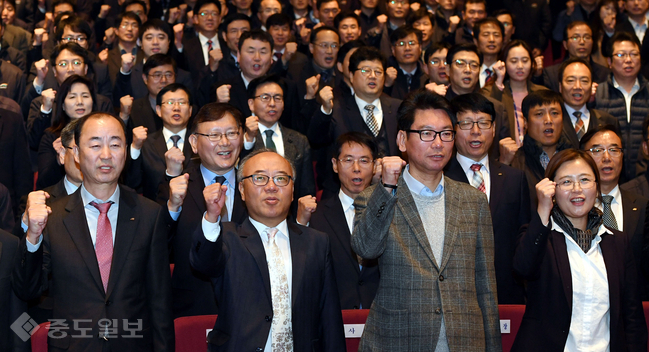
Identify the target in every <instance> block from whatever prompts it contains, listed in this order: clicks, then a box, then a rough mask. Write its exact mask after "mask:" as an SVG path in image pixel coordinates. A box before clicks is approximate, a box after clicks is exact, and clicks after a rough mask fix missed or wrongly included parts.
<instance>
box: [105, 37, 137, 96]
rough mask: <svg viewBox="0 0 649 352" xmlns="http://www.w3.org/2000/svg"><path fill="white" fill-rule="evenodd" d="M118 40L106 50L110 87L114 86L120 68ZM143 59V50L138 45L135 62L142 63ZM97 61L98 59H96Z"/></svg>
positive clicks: (120, 58) (120, 59) (120, 56)
mask: <svg viewBox="0 0 649 352" xmlns="http://www.w3.org/2000/svg"><path fill="white" fill-rule="evenodd" d="M118 42H119V41H117V42H115V43H114V44H113V48H112V49H110V50H109V51H108V61H107V63H106V64H107V65H108V74H109V76H110V82H111V87H114V86H115V80H116V79H117V75H118V74H119V70H120V69H121V68H122V54H121V52H120V49H119V45H118ZM143 59H144V51H142V49H141V48H140V47H137V55H136V58H135V64H139V63H142V60H143ZM97 61H99V59H97Z"/></svg>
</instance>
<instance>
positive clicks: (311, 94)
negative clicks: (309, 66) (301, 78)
mask: <svg viewBox="0 0 649 352" xmlns="http://www.w3.org/2000/svg"><path fill="white" fill-rule="evenodd" d="M305 83H306V95H305V97H304V99H306V100H311V99H315V95H316V93H318V88H320V74H317V75H315V76H311V77H309V78H307V79H306V81H305Z"/></svg>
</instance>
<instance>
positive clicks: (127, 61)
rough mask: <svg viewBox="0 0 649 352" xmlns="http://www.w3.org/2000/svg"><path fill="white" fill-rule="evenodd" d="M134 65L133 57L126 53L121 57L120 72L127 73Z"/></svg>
mask: <svg viewBox="0 0 649 352" xmlns="http://www.w3.org/2000/svg"><path fill="white" fill-rule="evenodd" d="M134 65H135V56H133V54H131V53H126V54H123V55H122V72H124V73H129V72H131V69H133V66H134Z"/></svg>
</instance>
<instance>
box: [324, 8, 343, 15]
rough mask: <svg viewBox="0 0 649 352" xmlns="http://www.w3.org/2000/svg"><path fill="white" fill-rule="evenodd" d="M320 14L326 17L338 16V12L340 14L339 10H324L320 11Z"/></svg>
mask: <svg viewBox="0 0 649 352" xmlns="http://www.w3.org/2000/svg"><path fill="white" fill-rule="evenodd" d="M320 12H322V13H324V14H325V15H327V16H335V15H337V14H338V12H340V10H339V9H325V10H322V11H320Z"/></svg>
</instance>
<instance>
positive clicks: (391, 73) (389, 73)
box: [383, 67, 397, 87]
mask: <svg viewBox="0 0 649 352" xmlns="http://www.w3.org/2000/svg"><path fill="white" fill-rule="evenodd" d="M395 79H397V69H396V68H394V67H388V69H387V70H385V83H384V84H383V86H385V87H392V85H393V84H394V80H395Z"/></svg>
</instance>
